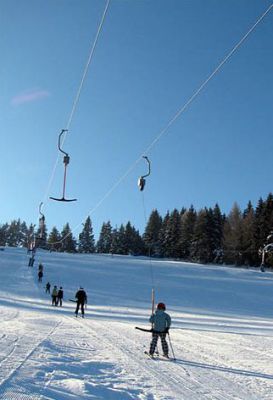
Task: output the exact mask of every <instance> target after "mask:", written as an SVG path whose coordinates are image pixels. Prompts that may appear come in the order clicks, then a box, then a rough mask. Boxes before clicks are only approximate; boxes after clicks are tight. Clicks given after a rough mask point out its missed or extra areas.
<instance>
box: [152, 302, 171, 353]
mask: <svg viewBox="0 0 273 400" xmlns="http://www.w3.org/2000/svg"><path fill="white" fill-rule="evenodd" d="M165 310H166V306H165V304H164V303H158V305H157V309H156V312H155V313H154V314H152V315H151V317H150V322H151V324H152V327H153V333H152V335H153V337H152V341H151V344H150V355H151V356H153V354H154V352H155V349H156V345H157V341H158V338H159V337H160V339H161V344H162V350H163V354H164V356H165V357H168V353H169V349H168V343H167V342H166V334H167V333H168V332H169V329H170V326H171V317H170V316H169V314H167V313H166V312H165Z"/></svg>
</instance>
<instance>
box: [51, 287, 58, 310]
mask: <svg viewBox="0 0 273 400" xmlns="http://www.w3.org/2000/svg"><path fill="white" fill-rule="evenodd" d="M51 297H52V305H53V306H57V304H58V303H57V297H58V289H57V286H56V285H55V286H54V288H53V290H52V294H51Z"/></svg>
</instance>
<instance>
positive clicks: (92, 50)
mask: <svg viewBox="0 0 273 400" xmlns="http://www.w3.org/2000/svg"><path fill="white" fill-rule="evenodd" d="M110 1H111V0H107V2H106V6H105V8H104V11H103V14H102V17H101V20H100V23H99V26H98V29H97V32H96V36H95V39H94V41H93V44H92V46H91V50H90V53H89V57H88V60H87V63H86V65H85V68H84V70H83V75H82V78H81V81H80V85H79V87H78V90H77V93H76V96H75V99H74V101H73V105H72V109H71V112H70V114H69V118H68V121H67V124H66V128H65V129H64V131H65V133H64V135H63V138H62V143H61V146H63V144H64V142H65V140H66V136H67V132H68V130H69V129H70V126H71V123H72V120H73V117H74V115H75V111H76V108H77V106H78V103H79V100H80V96H81V92H82V89H83V85H84V82H85V79H86V76H87V73H88V70H89V66H90V64H91V61H92V59H93V55H94V52H95V49H96V46H97V42H98V39H99V36H100V33H101V30H102V27H103V24H104V20H105V17H106V14H107V11H108V9H109V5H110ZM59 158H60V153H58V155H57V158H56V161H55V163H54V166H53V169H52V173H51V176H50V178H49V181H48V185H47V188H46V192H45V195H44V200H43V203H44V204H46V203H47V200H48V197H49V191H50V188H51V186H52V182H53V179H54V176H55V173H56V169H57V165H58V162H59Z"/></svg>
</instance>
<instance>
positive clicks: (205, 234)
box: [0, 193, 273, 267]
mask: <svg viewBox="0 0 273 400" xmlns="http://www.w3.org/2000/svg"><path fill="white" fill-rule="evenodd" d="M272 233H273V195H272V194H271V193H270V194H269V195H268V196H267V198H266V199H265V200H263V199H262V198H260V199H259V201H258V204H257V205H256V206H255V207H254V206H253V205H252V204H251V202H249V203H248V204H247V206H246V208H245V209H244V210H241V209H240V208H239V206H238V205H237V204H236V203H235V204H234V205H233V207H232V209H231V211H230V213H229V214H228V215H225V214H223V213H222V212H221V209H220V207H219V205H218V204H215V206H214V207H210V208H207V207H205V208H202V209H200V210H195V209H194V207H193V206H190V208H188V209H187V208H184V207H183V208H182V209H181V210H178V209H174V210H172V211H168V212H167V213H166V215H164V216H162V215H160V213H159V212H158V210H156V209H154V210H153V211H152V212H151V214H150V216H149V218H148V220H147V224H146V227H145V230H144V233H143V234H142V235H141V234H140V233H139V231H138V230H137V229H136V228H135V227H134V226H133V225H132V224H131V222H130V221H128V222H127V223H126V224H121V225H120V227H115V228H114V227H113V226H112V225H111V222H110V221H107V222H104V223H103V224H102V227H101V231H100V234H99V238H98V240H97V242H96V241H95V238H94V233H93V226H92V221H91V218H90V217H87V219H86V221H85V222H84V223H83V228H82V231H81V232H80V234H79V236H78V238H75V237H74V236H73V233H72V231H71V228H70V225H69V223H66V224H65V225H64V227H63V228H62V230H59V229H57V227H55V226H54V227H53V228H52V230H51V231H50V232H48V230H47V227H46V224H45V223H44V224H43V226H39V228H38V229H35V225H33V224H30V225H29V226H28V225H27V224H26V222H24V221H21V220H20V219H18V220H13V221H11V222H10V223H4V224H1V225H0V246H2V247H3V246H11V247H17V246H20V247H26V248H28V249H31V247H33V246H35V247H40V248H43V249H47V250H51V251H60V252H79V253H104V254H124V255H128V254H129V255H134V256H140V255H144V256H150V257H162V258H170V259H175V260H184V261H191V262H197V263H204V264H206V263H215V264H235V265H236V266H246V267H247V266H257V267H258V266H260V264H261V255H262V250H263V248H264V247H265V246H266V245H267V244H269V243H271V242H272V243H273V235H272ZM272 247H273V246H272ZM265 263H266V266H267V267H272V266H273V253H271V252H270V251H268V252H267V253H266V257H265Z"/></svg>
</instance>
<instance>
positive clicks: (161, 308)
mask: <svg viewBox="0 0 273 400" xmlns="http://www.w3.org/2000/svg"><path fill="white" fill-rule="evenodd" d="M157 309H158V310H166V306H165V304H164V303H158V305H157Z"/></svg>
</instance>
